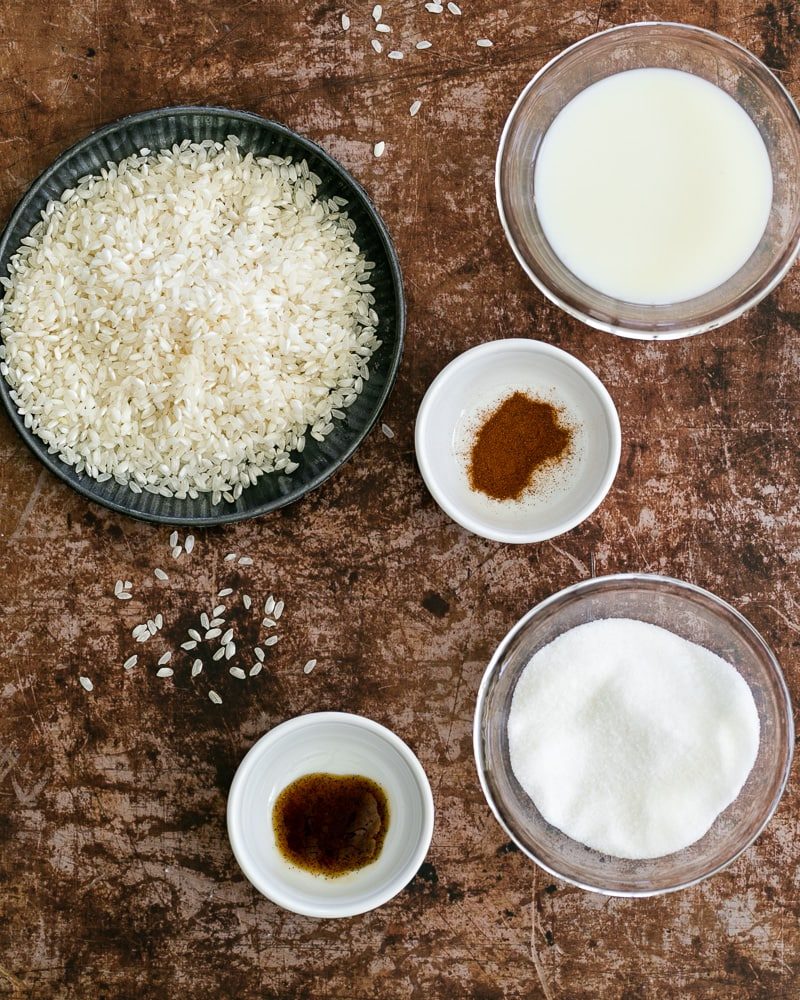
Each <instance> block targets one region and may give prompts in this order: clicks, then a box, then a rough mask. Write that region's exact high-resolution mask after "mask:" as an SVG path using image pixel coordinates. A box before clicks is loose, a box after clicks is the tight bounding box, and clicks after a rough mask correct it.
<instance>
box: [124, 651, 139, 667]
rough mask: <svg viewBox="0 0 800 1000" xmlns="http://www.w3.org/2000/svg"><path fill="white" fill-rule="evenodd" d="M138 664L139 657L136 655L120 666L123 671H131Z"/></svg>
mask: <svg viewBox="0 0 800 1000" xmlns="http://www.w3.org/2000/svg"><path fill="white" fill-rule="evenodd" d="M138 662H139V657H138V656H137V655H136V653H134V654H133V656H129V657H128V659H127V660H126V661H125V662H124V663H123V664H122V669H123V670H133V668H134V667H135V666H136V664H137V663H138Z"/></svg>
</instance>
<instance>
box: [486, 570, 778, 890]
mask: <svg viewBox="0 0 800 1000" xmlns="http://www.w3.org/2000/svg"><path fill="white" fill-rule="evenodd" d="M565 719H566V720H567V721H566V722H565ZM520 723H522V725H523V729H524V732H523V737H524V738H523V740H522V741H521V742H520V733H521V730H520ZM525 727H527V728H525ZM473 737H474V750H475V761H476V766H477V770H478V776H479V778H480V782H481V786H482V788H483V792H484V795H485V796H486V799H487V802H488V803H489V806H490V807H491V809H492V812H493V813H494V815H495V817H496V819H497V820H498V822H499V823H500V825H501V826H502V828H503V829H504V830H505V832H506V834H507V835H508V836H509V837H510V838H511V840H512V841H513V842H514V843H515V844H516V845H517V846H518V847H519V848H520V850H522V851H523V852H524V853H525V854H526V855H527V856H528V857H529V858H531V859H532V860H533V861H535V862H536V863H537V864H538V865H540V866H541V867H542V868H544V869H545V870H546V871H548V872H550V873H551V874H553V875H555V876H557V877H558V878H562V879H564V880H565V881H567V882H571V883H572V884H573V885H577V886H580V887H581V888H583V889H590V890H593V891H595V892H600V893H605V894H607V895H612V896H652V895H658V894H660V893H665V892H670V891H673V890H675V889H682V888H686V887H688V886H691V885H694V884H696V883H697V882H699V881H701V880H702V879H704V878H707V877H708V876H710V875H713V874H715V873H717V872H719V871H721V870H722V869H723V868H725V867H727V866H728V865H729V864H731V863H732V862H733V861H734V860H735V859H736V858H737V857H738V856H739V855H740V854H741V853H742V852H743V851H744V850H746V849H747V848H748V847H749V846H750V845H751V844H752V843H753V842H754V841H755V840H756V838H757V837H758V836H759V834H760V833H761V832H762V831H763V829H764V827H765V826H766V824H767V823H768V822H769V820H770V819H771V818H772V816H773V814H774V812H775V810H776V808H777V806H778V803H779V801H780V798H781V795H782V794H783V791H784V789H785V787H786V782H787V780H788V777H789V771H790V768H791V763H792V749H793V745H794V726H793V720H792V706H791V702H790V699H789V692H788V689H787V687H786V682H785V680H784V677H783V674H782V672H781V669H780V666H779V665H778V662H777V660H776V658H775V656H774V654H773V653H772V651H771V650H770V648H769V647H768V646H767V644H766V643H765V642H764V640H763V639H762V637H761V636H760V635H759V634H758V632H756V630H755V629H754V628H753V626H752V625H751V624H750V623H749V622H748V621H747V620H746V619H745V618H744V617H743V616H742V615H741V614H740V613H739V612H738V611H736V610H735V609H734V608H733V607H731V606H730V605H729V604H727V603H726V602H725V601H723V600H721V599H720V598H719V597H716V596H715V595H714V594H711V593H709V592H708V591H706V590H702V589H701V588H699V587H696V586H694V585H693V584H690V583H685V582H683V581H680V580H674V579H670V578H668V577H663V576H657V575H651V574H636V573H630V574H620V575H617V576H606V577H598V578H594V579H590V580H584V581H582V582H581V583H578V584H575V585H574V586H571V587H567V588H566V589H565V590H562V591H560V592H559V593H557V594H554V595H553V596H552V597H549V598H547V599H546V600H544V601H542V602H541V603H540V604H538V605H536V606H535V607H534V608H533V609H532V610H531V611H529V612H528V613H527V614H526V615H524V616H523V617H522V618H521V619H520V620H519V622H517V624H516V625H514V627H513V628H512V629H511V630H510V631H509V633H508V634H507V635H506V637H505V638H504V639H503V640H502V641H501V643H500V645H499V646H498V647H497V650H496V651H495V653H494V655H493V657H492V659H491V662H490V663H489V666H488V667H487V669H486V672H485V674H484V677H483V680H482V682H481V686H480V689H479V692H478V699H477V705H476V709H475V723H474V730H473ZM590 845H591V846H590Z"/></svg>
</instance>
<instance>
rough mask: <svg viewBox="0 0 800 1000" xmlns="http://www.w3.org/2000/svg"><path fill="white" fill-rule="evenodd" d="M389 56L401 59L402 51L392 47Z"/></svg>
mask: <svg viewBox="0 0 800 1000" xmlns="http://www.w3.org/2000/svg"><path fill="white" fill-rule="evenodd" d="M389 58H390V59H402V58H403V53H402V52H401V51H400V50H399V49H392V51H391V52H390V53H389Z"/></svg>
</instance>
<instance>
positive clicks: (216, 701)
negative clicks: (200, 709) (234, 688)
mask: <svg viewBox="0 0 800 1000" xmlns="http://www.w3.org/2000/svg"><path fill="white" fill-rule="evenodd" d="M208 697H209V698H210V699H211V701H213V702H214V704H215V705H221V704H222V698H220V696H219V695H218V694H217V692H216V691H209V692H208Z"/></svg>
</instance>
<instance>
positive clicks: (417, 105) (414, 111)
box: [383, 101, 422, 427]
mask: <svg viewBox="0 0 800 1000" xmlns="http://www.w3.org/2000/svg"><path fill="white" fill-rule="evenodd" d="M421 107H422V101H414V103H413V104H412V105H411V107H410V108H409V109H408V113H409V114H410V115H411V117H412V118H413V117H414V116H415V115H416V114H417V113H418V112H419V109H420V108H421ZM383 426H384V427H385V426H386V424H384V425H383Z"/></svg>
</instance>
